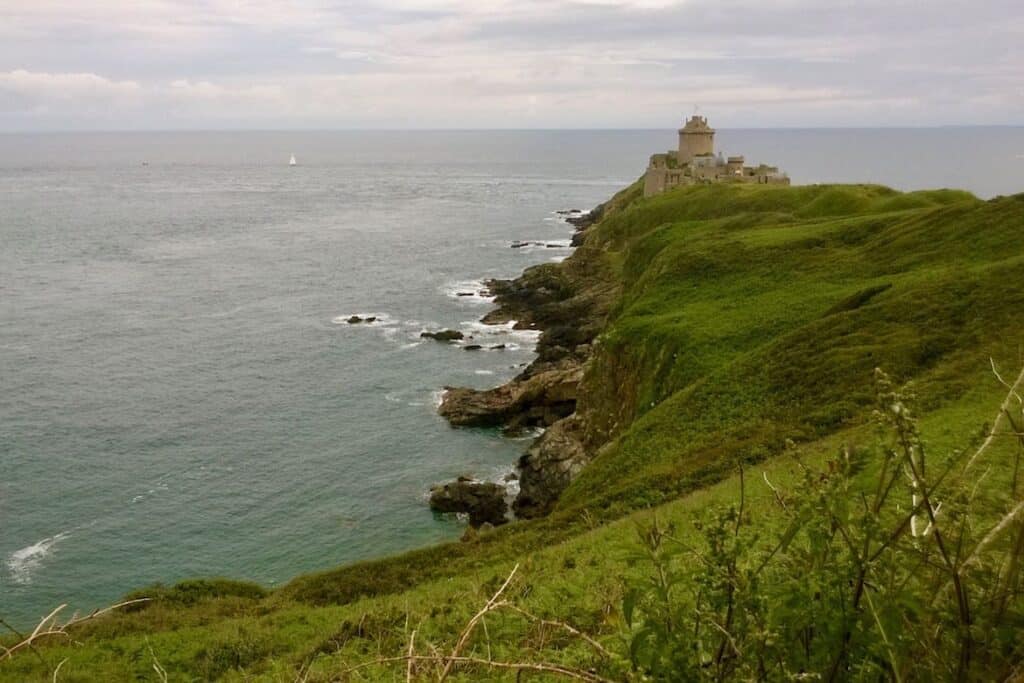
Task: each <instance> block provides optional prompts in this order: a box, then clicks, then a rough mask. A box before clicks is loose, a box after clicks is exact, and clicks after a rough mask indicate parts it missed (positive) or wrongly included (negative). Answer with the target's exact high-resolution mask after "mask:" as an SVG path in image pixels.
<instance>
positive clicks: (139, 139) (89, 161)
mask: <svg viewBox="0 0 1024 683" xmlns="http://www.w3.org/2000/svg"><path fill="white" fill-rule="evenodd" d="M952 135H953V137H954V138H955V140H958V141H959V144H957V145H956V146H957V147H958V148H959V149H961V150H963V149H966V150H968V151H967V152H958V155H957V159H958V164H959V168H960V169H963V168H968V167H973V168H981V169H985V172H984V173H975V174H971V175H969V177H967V178H966V182H965V178H964V176H965V174H963V173H961V172H960V171H958V170H956V169H951V168H950V167H949V165H946V166H941V165H936V164H935V163H933V160H934V159H937V158H940V157H941V158H946V159H947V160H948V159H949V153H950V151H949V149H948V148H947V147H946V146H947V145H948V144H949V138H950V134H949V133H945V132H943V133H939V132H936V131H910V132H906V133H905V134H903V135H899V134H896V133H893V132H892V131H855V132H852V133H851V132H837V131H784V132H772V131H723V132H722V133H721V134H720V136H719V138H720V143H721V146H723V147H725V149H726V151H727V152H743V153H746V155H747V158H748V159H749V160H751V161H762V160H763V161H769V162H772V163H778V164H780V165H781V166H783V167H784V168H786V169H787V170H789V171H790V173H791V175H792V176H793V178H794V180H795V181H797V182H809V181H812V180H821V181H826V180H828V181H836V180H850V181H853V180H876V181H878V182H884V183H889V184H893V185H896V186H898V187H904V188H913V187H931V186H961V187H967V188H968V189H972V190H974V191H975V192H978V193H979V194H982V195H985V196H991V195H994V194H997V193H1007V192H1013V191H1020V190H1021V189H1024V131H1022V129H955V130H953V132H952ZM957 136H959V137H957ZM672 138H673V136H672V133H671V132H658V131H633V132H626V131H620V132H599V131H591V132H557V131H537V132H500V133H480V132H462V133H383V132H382V133H315V132H305V133H283V132H276V133H269V132H268V133H149V134H142V133H136V134H115V133H110V134H68V135H48V136H22V135H0V245H2V249H0V323H2V325H0V377H2V391H0V614H3V615H4V616H5V617H8V618H11V619H13V620H14V621H16V622H23V623H28V622H31V621H33V620H34V619H36V618H38V617H39V616H40V615H42V614H44V613H46V612H48V611H49V609H50V608H52V606H55V605H56V604H59V603H61V602H69V603H71V605H72V606H73V607H76V608H91V607H95V606H99V605H102V604H106V603H108V602H109V601H111V600H114V599H116V598H117V597H118V596H120V595H121V594H123V593H124V592H126V591H127V590H130V589H133V588H137V587H139V586H142V585H145V584H147V583H151V582H155V581H163V582H170V581H174V580H176V579H180V578H183V577H189V576H195V575H226V576H232V577H238V578H248V579H253V580H256V581H259V582H261V583H265V584H279V583H281V582H284V581H286V580H287V579H289V578H291V577H292V576H294V575H296V574H299V573H301V572H304V571H309V570H314V569H320V568H325V567H329V566H332V565H337V564H340V563H344V562H349V561H353V560H358V559H364V558H368V557H375V556H380V555H385V554H388V553H393V552H396V551H400V550H405V549H409V548H412V547H416V546H420V545H423V544H426V543H431V542H436V541H440V540H443V539H448V538H452V537H454V536H456V535H458V534H459V533H460V531H461V527H460V526H459V524H458V523H457V522H455V521H453V520H450V519H444V518H440V517H435V516H434V515H432V514H431V513H430V512H429V511H428V509H427V507H426V504H425V499H424V493H425V492H426V490H427V488H428V487H429V485H430V484H431V483H432V482H436V481H441V480H445V479H448V478H451V477H453V476H456V475H458V474H462V473H473V474H477V475H482V476H489V475H494V474H496V473H498V472H500V471H502V469H503V468H507V467H508V466H509V465H510V464H511V463H512V462H513V461H514V460H515V458H516V457H517V455H518V454H519V452H521V450H522V449H523V448H524V447H525V445H526V442H524V441H509V440H506V439H502V438H501V437H499V436H498V435H497V434H495V433H494V432H489V431H479V430H452V429H450V428H448V427H447V425H446V424H445V423H444V422H443V421H442V420H440V419H439V418H438V417H437V416H436V414H435V412H434V408H435V401H436V398H437V391H438V389H439V388H440V387H441V386H443V385H445V384H465V385H473V386H479V387H486V386H491V385H494V384H497V383H499V382H501V381H503V380H504V379H506V378H508V377H510V376H511V375H513V374H514V373H515V372H516V371H517V369H518V367H519V366H521V365H522V364H523V363H526V362H528V361H529V360H530V358H531V341H532V340H531V338H530V337H529V335H523V334H513V333H511V332H510V331H509V330H507V329H503V328H491V329H483V328H481V327H479V326H476V325H475V324H474V321H476V320H477V319H478V318H479V317H480V316H481V315H482V314H483V313H484V312H486V311H487V310H488V303H487V302H486V301H485V300H481V299H480V298H478V297H459V296H457V293H458V292H465V291H476V289H478V287H479V282H478V281H479V280H480V279H482V278H486V277H509V276H513V275H515V274H517V273H518V272H519V271H521V270H522V269H523V268H524V267H525V266H528V265H530V264H533V263H541V262H544V261H547V260H551V259H559V258H564V257H565V256H566V255H567V254H568V253H569V250H568V249H567V248H566V247H564V246H558V247H551V248H549V247H538V248H528V249H511V248H509V244H510V243H511V242H512V241H513V240H517V239H527V240H541V241H544V242H545V243H550V244H562V245H564V244H567V241H568V238H569V237H570V234H571V229H570V228H569V226H567V225H565V224H564V223H562V222H561V221H559V220H558V219H557V217H556V216H555V215H554V212H555V211H556V210H558V209H566V208H589V207H591V206H593V205H594V204H596V203H597V202H599V201H602V200H604V199H605V198H607V197H608V196H610V195H611V194H612V193H613V192H614V191H616V190H617V189H619V188H620V187H622V186H623V185H624V184H626V183H628V182H629V181H630V180H632V179H633V178H634V177H636V176H637V175H639V174H640V173H641V172H642V170H643V167H644V166H645V162H646V157H647V155H648V154H649V153H650V152H652V151H657V150H661V149H662V148H668V147H670V146H671V144H672ZM908 140H909V141H908ZM894 146H895V147H894ZM293 152H294V153H295V155H296V156H297V157H298V160H299V166H298V167H296V168H289V167H288V166H287V159H288V157H289V155H290V154H291V153H293ZM837 157H841V158H843V159H844V161H843V162H842V163H837V162H836V161H835V160H836V158H837ZM352 313H364V314H373V315H377V316H379V317H380V319H381V320H380V322H378V323H377V324H374V325H371V326H350V325H347V324H344V323H343V322H340V321H341V319H343V318H344V317H347V316H348V315H350V314H352ZM435 327H460V328H462V329H464V330H465V331H467V332H469V333H473V334H475V335H477V336H478V338H482V339H483V340H484V343H485V344H492V343H493V344H497V343H506V344H509V348H508V349H506V350H505V351H485V352H477V353H467V352H464V351H462V350H460V349H458V348H457V347H450V346H446V345H442V344H437V343H434V342H428V343H422V342H421V340H420V339H419V338H418V335H419V332H420V331H421V330H422V329H424V328H435Z"/></svg>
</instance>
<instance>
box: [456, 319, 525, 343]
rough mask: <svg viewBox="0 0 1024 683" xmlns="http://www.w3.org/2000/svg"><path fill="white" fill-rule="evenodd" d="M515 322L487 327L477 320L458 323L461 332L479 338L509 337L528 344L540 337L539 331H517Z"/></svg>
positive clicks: (487, 325)
mask: <svg viewBox="0 0 1024 683" xmlns="http://www.w3.org/2000/svg"><path fill="white" fill-rule="evenodd" d="M515 326H516V321H515V320H510V321H508V322H507V323H498V324H496V325H489V324H487V323H482V322H480V321H479V320H467V321H465V322H463V323H460V327H461V328H462V329H463V330H467V331H469V333H470V334H472V335H473V336H480V337H511V338H513V339H519V340H521V341H525V342H528V343H536V341H537V339H538V338H539V337H540V333H541V331H540V330H517V329H515Z"/></svg>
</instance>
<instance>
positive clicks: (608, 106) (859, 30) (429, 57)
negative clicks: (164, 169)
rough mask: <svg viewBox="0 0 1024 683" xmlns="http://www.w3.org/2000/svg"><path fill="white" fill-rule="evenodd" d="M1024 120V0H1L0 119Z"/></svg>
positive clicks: (490, 124) (380, 122) (538, 124)
mask: <svg viewBox="0 0 1024 683" xmlns="http://www.w3.org/2000/svg"><path fill="white" fill-rule="evenodd" d="M698 107H699V110H700V112H701V113H703V114H705V115H707V116H709V118H712V119H713V121H714V124H715V125H716V126H718V127H733V128H757V127H807V126H844V127H845V126H940V125H971V124H986V125H987V124H998V125H1007V124H1009V125H1020V124H1024V0H969V1H968V0H916V1H913V2H911V1H908V0H846V1H842V2H834V1H832V0H387V1H385V0H350V1H347V2H337V1H335V2H329V1H326V0H291V1H290V2H283V1H281V2H274V1H271V0H0V130H83V129H85V130H91V129H98V130H122V129H126V130H136V129H143V130H144V129H233V128H243V129H252V128H256V129H261V128H282V129H299V128H318V129H322V128H327V129H346V128H402V129H410V128H411V129H417V128H424V129H436V128H661V129H665V128H671V127H674V126H676V125H678V124H679V123H680V121H681V119H682V117H683V116H684V115H688V114H691V113H693V112H694V111H695V108H698Z"/></svg>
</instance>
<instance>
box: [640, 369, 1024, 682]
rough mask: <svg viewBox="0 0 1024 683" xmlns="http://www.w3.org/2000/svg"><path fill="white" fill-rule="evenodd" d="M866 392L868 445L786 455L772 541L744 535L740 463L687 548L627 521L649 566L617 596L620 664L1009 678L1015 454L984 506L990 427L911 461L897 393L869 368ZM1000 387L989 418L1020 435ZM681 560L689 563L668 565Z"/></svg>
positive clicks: (819, 676) (766, 675)
mask: <svg viewBox="0 0 1024 683" xmlns="http://www.w3.org/2000/svg"><path fill="white" fill-rule="evenodd" d="M1021 380H1024V373H1022V375H1021V378H1020V379H1018V383H1017V384H1018V385H1019V384H1020V383H1021ZM876 395H877V407H876V408H877V409H876V411H875V418H876V420H877V422H878V425H879V427H880V437H879V441H878V444H877V446H876V447H875V448H874V449H872V450H870V451H865V452H853V451H850V450H849V449H843V450H842V451H841V452H840V453H839V455H838V456H837V457H836V458H835V459H834V460H832V461H831V462H829V463H828V467H827V469H826V470H825V471H815V470H812V469H811V468H809V467H806V466H804V465H803V464H802V463H801V460H800V457H799V454H798V453H796V452H795V451H794V452H793V453H792V455H793V457H794V458H795V459H796V462H797V463H798V464H800V467H801V470H802V485H801V486H800V488H799V492H795V493H791V494H784V493H783V492H781V491H778V490H775V489H774V488H773V491H774V493H775V500H776V503H777V504H778V506H779V508H780V512H781V514H782V516H783V518H784V520H785V524H784V525H783V528H784V531H783V532H782V533H781V534H780V535H779V536H778V537H777V538H773V539H771V541H770V542H766V543H762V542H761V538H760V537H759V536H758V535H757V534H756V533H755V532H754V530H753V528H752V525H751V522H750V520H749V519H748V517H747V515H746V513H745V511H744V500H743V493H742V491H743V484H742V472H741V488H740V490H741V494H740V501H739V505H738V506H732V507H729V508H728V509H725V510H717V511H714V512H713V513H712V514H711V516H710V518H709V520H707V521H705V522H703V523H698V530H699V531H700V535H701V538H702V541H703V542H702V547H698V548H694V547H687V546H685V545H683V544H682V543H681V542H679V541H678V540H676V536H675V535H674V529H672V528H661V527H660V526H659V525H658V524H657V522H655V523H654V525H653V526H652V527H650V528H647V529H643V530H642V532H641V541H642V542H641V550H640V552H639V553H638V554H637V555H636V556H635V558H634V559H635V560H638V561H640V562H642V563H643V564H645V565H647V566H649V567H651V568H652V570H653V571H650V572H648V573H647V574H645V575H644V576H643V577H642V578H640V579H637V580H633V581H631V582H630V584H629V586H628V590H627V591H626V593H625V598H624V600H623V614H624V616H625V619H626V623H627V625H628V633H627V636H628V639H629V643H630V659H631V661H632V664H633V666H634V667H635V668H636V669H638V670H640V671H641V672H642V673H643V674H646V675H649V676H650V677H652V678H654V679H655V680H698V679H713V680H719V681H724V680H792V679H794V678H799V679H808V680H828V681H835V680H871V681H878V680H894V681H903V680H924V681H933V680H957V681H966V680H997V679H998V680H1004V679H1007V678H1008V677H1009V676H1012V675H1013V674H1014V672H1015V670H1016V669H1015V667H1016V666H1017V665H1018V663H1019V662H1020V661H1021V660H1022V659H1024V643H1022V642H1021V640H1020V638H1019V633H1020V628H1021V626H1022V625H1024V599H1022V598H1024V594H1022V592H1021V588H1022V585H1021V584H1022V574H1021V564H1022V559H1024V522H1022V520H1021V517H1022V516H1024V515H1022V514H1021V513H1022V512H1024V502H1020V500H1019V494H1018V481H1017V480H1018V477H1019V464H1020V455H1021V450H1020V448H1018V451H1017V455H1016V460H1015V462H1014V463H1012V468H1011V469H1012V475H1010V477H1009V482H1010V486H1009V490H1008V491H1007V493H1006V495H1004V496H1001V497H1000V499H999V500H998V501H996V502H995V513H994V514H993V511H992V508H991V505H992V501H986V502H985V504H981V503H980V501H979V500H977V499H976V491H977V489H978V487H977V486H972V484H973V483H975V482H974V480H973V479H972V478H973V477H976V476H977V474H978V472H977V470H976V469H973V467H975V466H977V464H978V462H979V461H980V459H981V458H982V456H984V455H986V454H987V450H988V449H989V446H990V444H991V443H992V439H991V438H988V439H986V440H985V442H984V443H983V444H982V446H981V447H980V448H979V449H977V450H976V451H974V452H973V454H968V453H967V452H963V453H957V454H954V455H953V456H951V457H949V458H947V459H945V460H944V461H936V462H933V461H932V459H931V457H929V458H928V459H927V461H926V453H925V446H924V444H923V442H922V440H921V438H920V435H919V434H918V431H917V426H916V423H915V420H914V418H913V415H912V412H911V410H910V408H909V404H910V396H909V395H908V393H907V392H906V391H905V390H898V389H896V388H895V387H894V386H893V385H892V383H891V382H890V380H889V379H888V377H886V376H885V375H884V373H881V372H880V371H876ZM1015 397H1016V392H1015V390H1014V389H1011V394H1010V396H1009V397H1008V398H1007V401H1006V402H1005V403H1004V404H1003V410H1002V412H1001V414H1000V421H998V422H997V423H996V427H997V428H998V427H999V424H1000V423H1007V424H1009V427H1010V430H1009V432H1008V435H1009V436H1010V437H1015V438H1016V439H1017V441H1018V442H1019V445H1021V444H1024V437H1022V436H1021V434H1022V429H1021V423H1022V422H1024V421H1022V420H1021V418H1020V415H1019V412H1018V415H1016V416H1015V415H1014V414H1013V413H1011V412H1010V411H1009V410H1008V409H1007V407H1008V406H1009V405H1010V404H1011V399H1013V398H1015ZM1016 400H1018V401H1019V399H1016ZM968 455H970V457H968ZM861 475H863V476H861ZM865 479H866V480H867V481H866V482H865V481H864V480H865ZM766 483H767V479H766ZM865 483H867V484H868V485H865ZM768 485H769V486H771V484H770V483H769V484H768ZM682 556H687V557H690V558H693V560H694V561H693V562H691V563H690V564H689V566H682V564H681V562H680V561H679V560H680V559H681V557H682Z"/></svg>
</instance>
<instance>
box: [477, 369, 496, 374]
mask: <svg viewBox="0 0 1024 683" xmlns="http://www.w3.org/2000/svg"><path fill="white" fill-rule="evenodd" d="M473 373H474V374H477V375H493V374H494V370H474V371H473Z"/></svg>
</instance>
